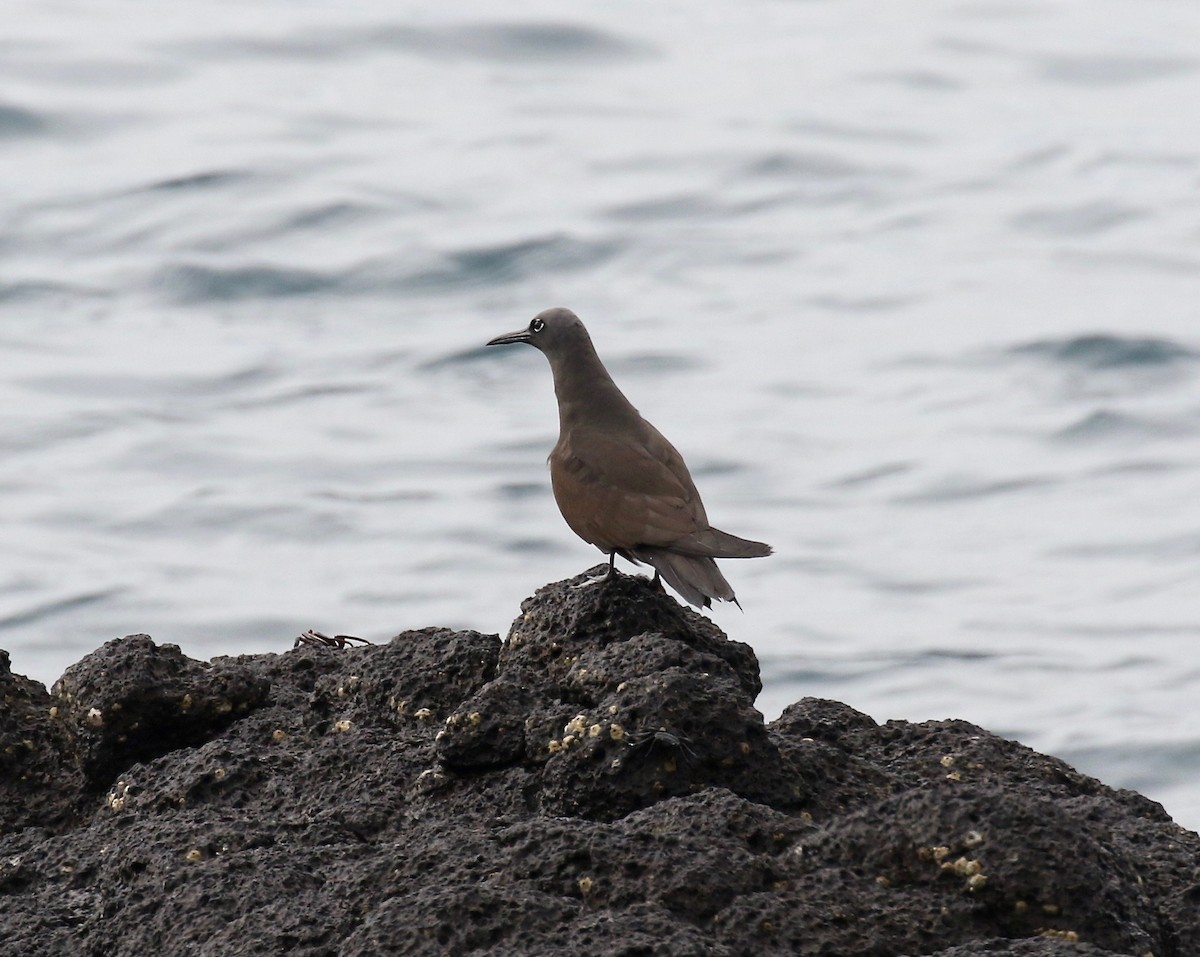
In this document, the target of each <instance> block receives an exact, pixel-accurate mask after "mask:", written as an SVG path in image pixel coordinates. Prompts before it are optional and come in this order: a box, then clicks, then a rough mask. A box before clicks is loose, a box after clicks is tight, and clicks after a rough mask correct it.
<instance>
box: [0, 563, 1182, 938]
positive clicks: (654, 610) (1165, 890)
mask: <svg viewBox="0 0 1200 957" xmlns="http://www.w3.org/2000/svg"><path fill="white" fill-rule="evenodd" d="M581 581H582V578H581V579H576V580H575V581H573V582H564V583H559V584H557V585H551V586H547V587H546V588H543V589H542V590H541V591H539V592H538V594H537V595H535V596H534V597H533V598H531V599H529V600H527V601H526V602H525V603H524V605H523V606H522V615H521V617H519V618H518V619H517V621H516V622H514V624H513V628H512V631H511V632H510V635H509V638H508V641H507V642H506V643H504V644H501V642H500V641H499V639H498V638H497V637H496V636H494V635H481V634H478V633H475V632H452V631H448V630H446V629H436V628H431V629H425V630H423V631H413V632H405V633H404V634H402V635H398V636H397V637H396V638H394V639H393V640H392V641H391V642H390V643H388V644H386V645H382V646H371V647H365V648H350V649H344V650H334V649H330V648H320V647H305V648H302V649H300V650H297V651H289V652H287V653H285V654H281V655H260V656H247V657H240V658H219V659H216V660H215V661H213V662H209V663H203V662H198V661H193V660H191V659H188V658H186V657H185V656H183V655H182V653H181V652H180V651H179V649H177V648H174V647H173V646H171V645H161V646H159V645H155V644H154V643H153V642H152V641H151V640H150V639H149V638H147V637H146V636H134V637H131V638H127V639H122V640H119V641H114V642H109V643H108V644H107V645H105V646H104V647H103V648H101V649H100V650H99V651H97V652H95V653H93V654H92V655H89V656H88V657H87V658H85V659H84V660H83V661H81V662H80V663H79V664H77V665H75V666H73V667H72V668H71V669H69V670H68V672H67V673H66V674H65V675H64V676H63V678H62V680H60V681H59V682H58V683H57V684H56V685H55V688H54V691H53V693H52V694H48V693H47V692H46V691H45V689H44V688H42V687H41V686H40V685H38V684H36V683H35V682H30V681H28V680H27V679H24V678H21V677H19V676H16V675H13V674H11V672H10V671H9V669H8V667H7V665H8V662H7V658H6V657H0V703H2V705H3V709H2V710H0V772H3V773H2V774H0V955H4V957H8V955H13V957H16V955H22V957H25V955H59V954H61V955H76V954H84V955H97V957H99V955H104V957H110V955H112V957H124V955H129V957H133V955H139V957H140V955H143V954H148V953H152V954H163V955H175V954H180V955H182V954H196V955H210V954H211V955H222V957H226V955H233V957H236V955H241V954H264V955H265V954H270V955H276V954H289V955H313V957H315V955H334V954H337V955H340V957H358V955H364V957H365V955H377V954H404V955H409V954H411V955H422V957H423V955H431V957H432V955H443V954H446V955H455V957H457V955H462V954H495V955H514V957H520V955H538V957H541V955H548V957H559V955H561V957H568V955H569V957H576V955H580V954H587V955H589V957H593V955H626V957H635V955H666V957H673V955H696V957H700V955H718V957H722V955H723V957H742V955H745V957H751V955H753V957H763V955H765V957H771V955H780V957H782V955H789V957H791V955H813V957H816V955H830V957H901V955H906V957H917V955H931V957H934V955H935V957H1066V955H1074V957H1144V955H1146V954H1153V955H1155V957H1196V955H1200V918H1198V917H1197V907H1196V905H1197V902H1198V901H1200V894H1198V893H1197V890H1196V888H1197V887H1200V839H1198V838H1197V836H1196V835H1195V834H1193V833H1191V832H1188V831H1184V830H1183V829H1181V828H1179V827H1177V826H1176V825H1174V824H1173V823H1172V822H1171V820H1170V818H1168V817H1167V815H1166V814H1165V813H1164V812H1163V811H1162V809H1161V808H1160V807H1159V806H1158V805H1157V804H1154V803H1153V802H1151V801H1148V800H1147V799H1145V798H1143V797H1141V796H1140V795H1137V794H1134V793H1132V792H1128V791H1114V790H1111V789H1109V788H1106V787H1104V785H1102V784H1100V783H1099V782H1097V781H1095V780H1093V779H1091V778H1088V777H1085V776H1084V775H1080V774H1078V773H1077V772H1075V771H1073V770H1072V769H1071V768H1069V767H1067V766H1066V765H1065V764H1063V763H1062V762H1061V761H1058V760H1056V759H1054V758H1050V757H1046V756H1044V755H1039V754H1036V753H1035V752H1033V751H1030V750H1029V749H1027V748H1024V747H1022V746H1021V745H1019V744H1016V743H1014V742H1011V741H1005V740H1003V739H1001V738H997V737H995V736H994V735H991V734H989V733H988V732H986V731H984V730H982V729H980V728H977V727H975V726H973V725H970V724H967V723H965V722H960V721H944V722H926V723H923V724H909V723H907V722H888V723H887V724H884V725H878V724H876V722H875V721H873V720H872V719H871V718H869V717H868V716H866V715H864V714H861V713H859V712H857V711H855V710H853V709H852V708H850V707H848V706H846V705H844V704H840V703H838V702H833V701H823V700H820V699H815V698H807V699H804V700H803V701H800V702H797V703H796V704H795V705H793V706H792V707H790V708H789V709H788V710H787V711H785V712H784V714H783V715H782V716H781V717H780V718H779V719H778V720H777V721H775V722H773V723H772V724H771V725H769V726H765V727H764V725H763V721H762V717H761V715H759V713H758V712H757V711H756V710H755V709H754V705H753V702H754V697H755V695H756V694H757V693H758V690H759V687H760V685H759V676H758V666H757V662H756V661H755V659H754V656H753V654H752V653H751V652H750V649H749V648H748V647H747V646H746V645H743V644H740V643H737V642H732V641H729V640H728V639H727V638H725V636H724V635H722V634H721V632H720V631H719V630H718V629H717V628H716V627H715V626H714V625H713V624H712V623H711V622H710V621H709V620H707V619H705V618H703V617H701V616H699V615H697V614H694V613H693V612H691V611H690V610H687V609H684V608H682V607H680V606H679V605H678V604H677V603H676V602H675V601H674V600H673V599H671V598H669V597H667V596H665V595H664V594H663V593H662V592H661V591H659V590H657V589H655V588H653V587H651V585H650V584H649V583H648V582H647V581H645V580H644V579H638V578H626V577H620V578H616V579H614V580H612V581H609V582H607V583H605V584H601V585H588V586H585V587H582V588H580V587H575V586H576V585H578V584H580V582H581Z"/></svg>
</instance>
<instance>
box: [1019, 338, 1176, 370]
mask: <svg viewBox="0 0 1200 957" xmlns="http://www.w3.org/2000/svg"><path fill="white" fill-rule="evenodd" d="M1008 352H1009V353H1010V354H1011V355H1016V356H1035V357H1037V358H1039V359H1048V360H1050V361H1053V362H1059V363H1062V364H1063V365H1068V366H1076V367H1080V368H1084V369H1122V368H1127V367H1143V366H1164V365H1174V364H1176V363H1180V362H1185V361H1195V360H1196V359H1197V358H1200V353H1198V352H1196V351H1195V350H1193V349H1189V348H1188V347H1187V346H1185V345H1182V344H1181V343H1178V342H1175V341H1173V340H1171V339H1162V338H1156V337H1153V336H1116V335H1106V334H1103V333H1095V334H1092V335H1085V336H1070V337H1068V338H1064V339H1039V340H1036V341H1034V342H1027V343H1023V344H1022V345H1017V346H1013V347H1012V348H1011V349H1009V350H1008Z"/></svg>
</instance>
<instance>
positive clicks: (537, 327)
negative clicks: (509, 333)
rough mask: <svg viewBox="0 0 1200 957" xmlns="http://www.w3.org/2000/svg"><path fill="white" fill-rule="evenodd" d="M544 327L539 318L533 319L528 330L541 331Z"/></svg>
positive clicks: (544, 324)
mask: <svg viewBox="0 0 1200 957" xmlns="http://www.w3.org/2000/svg"><path fill="white" fill-rule="evenodd" d="M545 328H546V323H544V322H543V321H542V320H541V319H534V320H533V322H531V323H530V324H529V331H530V332H541V331H542V330H543V329H545Z"/></svg>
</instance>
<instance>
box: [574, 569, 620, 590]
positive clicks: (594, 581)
mask: <svg viewBox="0 0 1200 957" xmlns="http://www.w3.org/2000/svg"><path fill="white" fill-rule="evenodd" d="M619 574H621V573H620V572H618V571H614V570H613V569H611V568H610V569H608V570H607V571H606V572H604V574H602V575H596V576H595V577H594V578H589V579H587V580H586V581H581V582H579V583H578V584H576V585H572V586H571V587H572V588H591V587H592V585H603V584H604V583H605V582H606V581H608V580H609V579H610V578H616V577H617V575H619Z"/></svg>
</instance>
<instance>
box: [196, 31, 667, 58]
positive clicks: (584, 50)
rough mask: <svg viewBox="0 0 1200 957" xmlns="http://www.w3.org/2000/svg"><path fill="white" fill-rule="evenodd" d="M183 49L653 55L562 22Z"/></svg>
mask: <svg viewBox="0 0 1200 957" xmlns="http://www.w3.org/2000/svg"><path fill="white" fill-rule="evenodd" d="M182 46H184V47H185V48H186V49H185V51H184V52H186V53H188V54H190V55H204V56H207V57H209V58H211V59H219V60H229V59H243V58H246V57H263V56H274V57H287V58H297V59H332V58H341V57H357V56H361V55H363V54H364V53H368V52H370V51H373V50H383V51H388V52H399V53H405V54H409V55H411V56H420V57H428V58H432V59H449V58H455V57H465V58H469V59H475V60H483V61H492V62H500V63H522V64H524V63H530V62H538V61H551V62H564V63H569V64H577V63H579V62H581V61H582V62H587V61H606V60H625V59H631V58H641V57H645V56H648V55H650V54H651V53H652V52H653V47H651V46H650V45H649V44H648V43H645V42H642V41H637V40H631V39H627V38H625V37H621V36H618V35H617V34H615V33H609V32H605V31H603V30H597V29H594V28H592V27H585V26H580V25H578V24H573V23H563V22H543V23H538V22H528V23H482V24H468V25H460V26H453V27H445V28H441V29H436V28H420V27H410V26H395V25H384V26H375V27H369V28H366V29H357V30H329V31H323V32H321V33H319V34H318V33H312V32H305V33H300V34H296V35H294V36H292V37H288V38H284V39H280V40H262V39H254V40H247V39H241V38H229V37H219V38H210V39H205V40H197V41H192V42H189V43H186V44H182Z"/></svg>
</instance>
